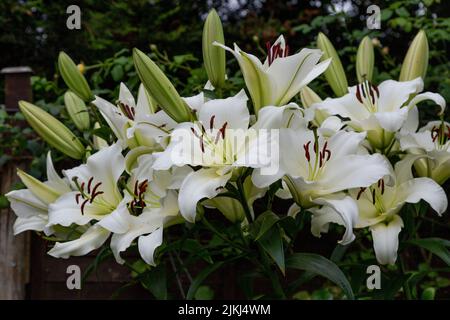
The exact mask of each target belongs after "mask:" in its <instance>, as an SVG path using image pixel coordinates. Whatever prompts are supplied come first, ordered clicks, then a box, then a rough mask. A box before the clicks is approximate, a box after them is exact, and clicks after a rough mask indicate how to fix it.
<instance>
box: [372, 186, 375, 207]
mask: <svg viewBox="0 0 450 320" xmlns="http://www.w3.org/2000/svg"><path fill="white" fill-rule="evenodd" d="M372 204H373V205H375V189H372Z"/></svg>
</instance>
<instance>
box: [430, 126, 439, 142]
mask: <svg viewBox="0 0 450 320" xmlns="http://www.w3.org/2000/svg"><path fill="white" fill-rule="evenodd" d="M438 137H439V128H437V127H433V129H432V130H431V139H433V142H435V141H436V139H437V138H438Z"/></svg>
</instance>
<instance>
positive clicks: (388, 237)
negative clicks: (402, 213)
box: [370, 215, 403, 264]
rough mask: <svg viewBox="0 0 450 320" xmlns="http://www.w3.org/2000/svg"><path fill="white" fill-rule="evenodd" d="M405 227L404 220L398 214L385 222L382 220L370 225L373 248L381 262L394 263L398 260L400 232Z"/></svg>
mask: <svg viewBox="0 0 450 320" xmlns="http://www.w3.org/2000/svg"><path fill="white" fill-rule="evenodd" d="M402 228H403V220H402V218H400V217H399V216H397V215H394V217H393V219H392V220H391V221H390V222H389V223H388V224H385V223H384V222H381V223H379V224H376V225H374V226H371V227H370V231H371V232H372V238H373V248H374V249H375V255H376V257H377V261H378V263H380V264H394V263H395V261H396V260H397V249H398V234H399V233H400V231H401V229H402Z"/></svg>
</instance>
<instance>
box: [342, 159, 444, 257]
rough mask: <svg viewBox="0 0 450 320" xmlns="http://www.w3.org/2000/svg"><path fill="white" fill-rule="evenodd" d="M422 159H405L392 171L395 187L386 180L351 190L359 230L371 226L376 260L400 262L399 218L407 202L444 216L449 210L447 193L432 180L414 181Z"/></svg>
mask: <svg viewBox="0 0 450 320" xmlns="http://www.w3.org/2000/svg"><path fill="white" fill-rule="evenodd" d="M420 157H423V156H413V155H409V156H406V157H405V158H404V159H403V160H401V161H399V162H397V163H396V164H395V169H392V167H391V168H390V171H391V173H390V176H391V177H392V178H393V182H394V183H393V184H392V185H391V186H389V185H388V184H385V182H384V180H383V179H380V180H379V181H378V182H377V183H375V184H373V185H371V186H370V187H368V188H360V189H353V190H350V194H351V195H352V197H353V198H354V199H355V200H356V203H357V205H358V208H359V218H358V223H357V224H356V228H365V227H370V231H371V232H372V238H373V244H374V249H375V254H376V257H377V260H378V262H379V263H380V264H394V263H395V261H396V259H397V249H398V234H399V233H400V231H401V228H402V227H403V221H402V219H401V217H400V216H399V215H398V213H399V212H400V210H401V208H402V207H403V206H404V204H405V203H417V202H419V201H420V200H424V201H426V202H428V203H429V204H430V206H431V207H432V208H433V209H434V210H435V211H436V212H437V213H438V214H439V215H441V214H442V213H443V212H445V210H446V209H447V196H446V195H445V191H444V190H443V189H442V188H441V186H439V185H438V184H437V183H436V182H435V181H433V180H432V179H430V178H414V177H413V175H412V172H411V166H412V164H413V163H414V162H415V161H416V160H417V159H418V158H420Z"/></svg>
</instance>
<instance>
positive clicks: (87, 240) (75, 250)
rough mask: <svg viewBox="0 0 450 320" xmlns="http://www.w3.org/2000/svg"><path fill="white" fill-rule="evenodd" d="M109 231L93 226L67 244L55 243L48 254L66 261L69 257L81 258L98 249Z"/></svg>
mask: <svg viewBox="0 0 450 320" xmlns="http://www.w3.org/2000/svg"><path fill="white" fill-rule="evenodd" d="M108 237H109V231H108V230H106V229H103V228H102V227H100V226H97V225H93V226H92V227H90V228H89V229H88V230H87V231H86V232H85V233H84V234H83V235H82V236H81V237H80V238H78V239H76V240H72V241H67V242H57V243H56V244H55V246H54V247H53V248H52V249H51V250H50V251H49V252H48V254H49V255H51V256H52V257H55V258H63V259H67V258H69V257H70V256H83V255H85V254H87V253H89V252H91V251H93V250H95V249H98V248H100V247H101V246H102V245H103V243H105V241H106V240H107V239H108Z"/></svg>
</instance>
